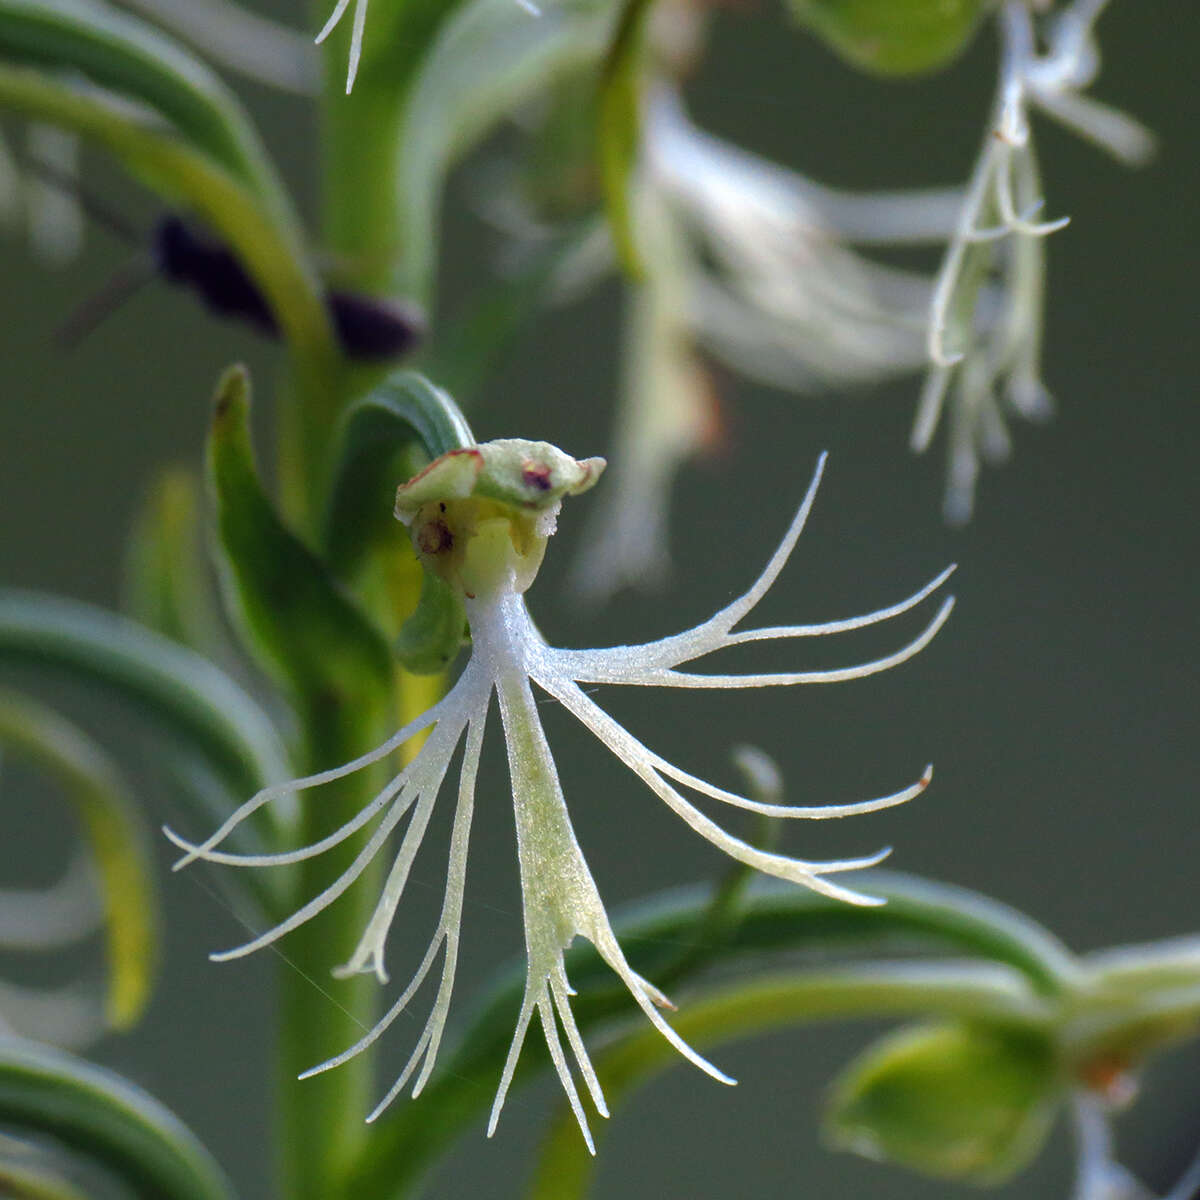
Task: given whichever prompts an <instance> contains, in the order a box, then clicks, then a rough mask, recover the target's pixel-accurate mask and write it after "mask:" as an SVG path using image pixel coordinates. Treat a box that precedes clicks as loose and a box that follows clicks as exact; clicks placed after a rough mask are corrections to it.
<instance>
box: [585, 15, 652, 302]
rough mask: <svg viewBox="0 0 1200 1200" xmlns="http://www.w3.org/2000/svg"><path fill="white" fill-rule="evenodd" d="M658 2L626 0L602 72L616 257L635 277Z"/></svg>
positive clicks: (604, 165) (603, 145)
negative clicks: (648, 69) (650, 26)
mask: <svg viewBox="0 0 1200 1200" xmlns="http://www.w3.org/2000/svg"><path fill="white" fill-rule="evenodd" d="M653 4H654V0H625V4H624V7H623V9H622V11H621V17H620V20H619V21H618V22H617V28H616V32H615V33H614V35H613V40H612V44H611V45H610V46H609V49H608V54H607V56H606V58H605V60H604V65H603V67H602V68H601V73H600V103H599V130H598V148H597V153H598V156H599V159H600V179H601V182H602V184H603V190H604V201H605V208H606V210H607V212H608V224H609V229H610V231H611V233H612V239H613V246H614V248H615V249H616V252H617V261H618V262H619V263H620V264H621V267H622V269H623V270H624V271H625V274H626V275H628V276H629V278H630V279H633V280H640V279H642V278H644V276H645V272H644V270H643V267H642V261H641V254H640V252H639V249H638V243H637V231H636V227H635V217H636V214H635V212H634V195H633V185H634V174H635V172H636V170H637V163H638V152H639V148H640V145H641V127H642V118H641V110H642V84H643V76H644V64H643V57H644V42H645V36H644V35H645V29H646V20H647V18H648V17H649V15H650V10H651V8H652V7H653Z"/></svg>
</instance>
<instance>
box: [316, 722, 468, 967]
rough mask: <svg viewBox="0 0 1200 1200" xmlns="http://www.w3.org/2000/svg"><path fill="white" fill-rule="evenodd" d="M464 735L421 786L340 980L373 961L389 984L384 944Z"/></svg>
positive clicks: (456, 736)
mask: <svg viewBox="0 0 1200 1200" xmlns="http://www.w3.org/2000/svg"><path fill="white" fill-rule="evenodd" d="M461 732H462V730H461V728H458V730H455V738H454V744H451V746H450V748H449V749H448V750H446V751H445V756H444V757H442V758H440V762H439V768H438V770H437V773H436V774H434V778H433V779H432V780H430V781H428V782H427V784H425V782H422V785H421V792H420V799H419V800H418V803H416V808H415V809H414V811H413V820H412V821H409V823H408V828H407V829H406V830H404V838H403V840H402V841H401V844H400V852H398V853H397V854H396V859H395V862H394V863H392V864H391V870H390V871H389V872H388V878H386V882H385V883H384V888H383V893H382V894H380V896H379V902H378V904H377V905H376V910H374V912H373V913H372V914H371V920H370V922H368V923H367V928H366V930H365V931H364V934H362V938H361V941H360V942H359V946H358V948H356V949H355V952H354V954H353V956H352V958H350V961H349V962H348V964H347V965H346V966H344V967H338V968H337V970H336V971H335V972H334V974H335V976H337V977H338V978H344V977H348V976H352V974H359V973H360V972H361V971H365V970H367V966H366V964H367V962H368V961H370V962H371V964H372V966H371V968H370V970H373V971H374V973H376V977H377V978H378V980H379V982H380V983H388V972H386V970H385V968H384V964H383V949H384V941H385V940H386V937H388V930H389V929H390V928H391V923H392V920H394V919H395V916H396V908H397V906H398V905H400V901H401V900H402V899H403V895H404V888H406V887H407V886H408V876H409V872H410V871H412V869H413V863H414V860H415V859H416V854H418V851H419V850H420V848H421V842H422V841H424V840H425V830H426V829H427V828H428V824H430V816H431V815H432V814H433V805H434V803H436V802H437V798H438V792H440V791H442V782H443V780H444V779H445V775H446V772H448V770H449V768H450V755H451V754H452V752H454V745H456V744H457V742H458V736H460V734H461Z"/></svg>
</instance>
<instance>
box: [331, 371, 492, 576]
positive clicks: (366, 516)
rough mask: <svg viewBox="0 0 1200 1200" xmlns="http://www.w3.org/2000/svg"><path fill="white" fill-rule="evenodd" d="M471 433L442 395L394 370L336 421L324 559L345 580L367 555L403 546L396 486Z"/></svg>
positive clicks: (469, 440) (469, 442) (471, 439)
mask: <svg viewBox="0 0 1200 1200" xmlns="http://www.w3.org/2000/svg"><path fill="white" fill-rule="evenodd" d="M474 444H475V435H474V434H473V433H472V432H471V427H470V426H469V425H468V424H467V420H466V418H465V417H464V416H463V415H462V412H461V411H460V410H459V407H458V405H457V404H455V403H454V401H453V400H452V399H451V397H450V395H449V394H448V393H447V392H445V391H443V390H442V389H441V388H439V387H437V386H436V385H434V384H433V383H431V382H430V381H429V380H428V379H426V378H425V376H424V375H421V374H418V373H417V372H416V371H407V370H405V371H396V372H394V373H393V374H391V375H389V376H388V377H387V378H386V379H385V380H383V382H382V383H380V384H378V385H377V386H376V387H374V388H373V389H372V390H371V391H370V392H368V393H367V395H365V396H363V397H361V398H360V399H358V400H356V401H355V402H354V403H353V404H351V405H350V407H349V408H348V409H347V410H346V413H345V416H344V417H343V418H342V423H341V431H340V434H339V436H338V449H337V452H336V454H335V456H334V463H335V466H334V472H333V481H332V485H331V487H330V493H329V503H328V505H327V508H326V514H325V525H324V537H323V541H324V546H325V553H326V558H327V560H328V562H329V564H330V566H331V567H332V568H333V570H334V571H335V572H337V574H338V575H339V576H341V577H343V578H345V579H353V578H354V577H355V576H356V575H357V574H358V572H359V570H360V569H361V568H362V566H363V565H364V563H365V562H366V560H367V559H368V558H369V557H370V555H371V553H372V551H373V550H375V549H377V548H379V547H381V546H382V547H387V546H389V545H394V544H396V543H397V542H402V541H404V540H405V539H404V536H403V531H401V530H400V529H399V527H398V526H397V525H396V520H395V518H394V517H393V515H392V506H393V504H394V502H395V498H396V485H397V484H399V483H402V482H403V481H404V480H405V479H408V478H410V477H411V476H412V475H415V474H416V472H417V471H419V470H420V469H421V467H423V466H424V465H425V464H426V463H428V462H430V461H431V460H433V459H435V458H440V457H441V456H442V455H443V454H446V453H447V452H449V451H451V450H458V449H462V448H464V447H467V446H473V445H474Z"/></svg>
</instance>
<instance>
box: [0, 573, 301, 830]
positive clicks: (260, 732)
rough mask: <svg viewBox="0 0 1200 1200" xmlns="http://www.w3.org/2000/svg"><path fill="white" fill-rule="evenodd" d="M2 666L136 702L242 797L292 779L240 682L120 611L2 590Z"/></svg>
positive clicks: (271, 733)
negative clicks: (49, 674)
mask: <svg viewBox="0 0 1200 1200" xmlns="http://www.w3.org/2000/svg"><path fill="white" fill-rule="evenodd" d="M0 664H3V665H5V666H21V667H34V668H37V669H39V670H41V669H46V668H50V669H53V670H54V671H56V672H57V673H59V674H64V675H66V676H67V677H68V678H70V679H72V680H75V681H78V682H80V683H85V684H91V685H99V686H100V687H102V688H103V689H105V690H106V691H109V692H111V693H112V694H113V695H115V696H117V697H119V698H121V699H124V700H127V701H129V702H130V703H131V704H132V705H134V706H135V707H136V709H137V710H138V712H139V713H140V714H141V715H142V716H144V717H145V718H147V719H148V721H149V722H150V723H151V724H153V726H154V727H155V728H157V729H159V730H161V731H163V732H165V733H167V734H169V735H170V736H171V737H172V738H173V739H175V740H176V741H177V742H179V743H181V744H182V745H184V746H185V747H187V748H188V750H189V751H190V752H191V753H193V754H195V755H196V756H197V757H198V758H199V759H200V760H202V761H204V762H206V763H208V764H209V765H210V766H211V768H212V769H213V770H214V771H215V772H216V773H217V775H218V776H219V777H220V778H221V779H222V780H223V781H225V782H226V784H227V785H228V786H229V788H230V789H231V791H232V792H233V793H234V794H235V795H240V796H243V797H244V796H249V795H252V794H253V793H254V792H256V791H258V789H259V788H261V787H265V786H266V785H267V784H269V783H277V782H279V781H280V780H282V779H287V778H289V777H290V775H291V771H290V768H289V767H288V765H287V758H286V755H285V753H284V751H283V748H282V746H281V745H280V742H279V739H278V736H277V734H276V732H275V729H274V727H273V726H272V724H271V721H270V719H269V718H268V717H267V715H266V714H265V713H264V712H263V710H262V709H261V708H260V707H259V706H258V704H257V703H256V702H255V701H254V700H252V699H251V698H250V697H249V696H248V695H247V694H246V693H245V692H244V691H243V690H242V689H241V688H240V687H239V686H238V685H237V684H236V683H234V682H233V680H231V679H230V678H229V677H228V676H227V675H225V674H224V673H223V672H221V671H219V670H218V669H217V668H216V667H214V666H213V665H212V664H211V663H209V662H206V661H205V660H204V659H203V658H201V657H200V656H199V655H197V654H193V653H192V652H191V651H189V650H186V649H184V648H183V647H182V646H179V645H177V644H176V643H174V642H171V641H169V640H168V639H167V638H164V637H161V636H160V635H158V634H155V633H152V632H151V631H150V630H148V629H145V628H143V627H142V626H140V625H137V624H135V623H134V622H133V621H130V620H128V619H126V618H125V617H119V616H117V615H116V614H115V613H109V612H105V611H104V610H103V609H99V608H93V607H92V606H91V605H87V604H81V603H79V602H78V601H73V600H66V599H63V598H62V597H59V596H50V595H45V594H43V593H37V592H19V591H3V592H0ZM268 807H270V806H268ZM268 828H273V826H268Z"/></svg>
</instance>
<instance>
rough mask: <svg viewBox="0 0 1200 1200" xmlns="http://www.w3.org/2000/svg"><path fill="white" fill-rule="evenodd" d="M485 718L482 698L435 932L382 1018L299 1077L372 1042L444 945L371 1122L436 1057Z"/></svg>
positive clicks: (425, 1073)
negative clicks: (425, 1014)
mask: <svg viewBox="0 0 1200 1200" xmlns="http://www.w3.org/2000/svg"><path fill="white" fill-rule="evenodd" d="M486 718H487V703H486V698H485V702H484V705H483V707H482V709H481V711H480V712H479V714H478V715H477V716H474V717H473V718H472V720H471V724H470V727H469V728H468V730H467V743H466V749H465V750H464V752H463V764H462V772H461V775H460V780H459V796H458V807H457V809H456V810H455V814H454V827H453V829H452V831H451V835H450V859H449V867H448V869H447V872H446V890H445V893H444V895H443V898H442V912H441V916H440V917H439V919H438V927H437V930H436V931H435V933H434V935H433V938H432V940H431V941H430V943H429V947H428V949H427V950H426V952H425V957H424V958H423V959H422V960H421V964H420V966H419V967H418V968H417V970H416V972H415V973H414V975H413V977H412V979H411V980H409V982H408V985H407V986H406V987H405V989H404V991H403V993H402V994H401V995H400V997H399V999H397V1000H396V1001H395V1003H394V1004H393V1005H392V1006H391V1008H389V1009H388V1011H387V1012H386V1013H385V1014H384V1016H383V1017H382V1018H381V1019H380V1020H379V1021H378V1022H377V1023H376V1024H375V1026H374V1027H373V1028H372V1029H371V1030H370V1031H369V1032H368V1033H367V1034H366V1035H365V1036H364V1037H362V1038H360V1039H359V1040H358V1041H357V1042H355V1043H354V1045H352V1046H350V1047H348V1048H347V1049H346V1050H344V1051H343V1052H342V1053H341V1054H339V1055H337V1056H336V1057H334V1058H331V1059H328V1060H327V1061H326V1062H323V1063H319V1064H318V1065H317V1066H315V1067H310V1068H309V1069H308V1070H307V1071H305V1072H304V1074H302V1075H301V1076H300V1078H301V1079H308V1078H309V1077H310V1076H313V1075H319V1074H321V1073H322V1072H324V1071H328V1070H332V1069H333V1068H334V1067H339V1066H341V1065H342V1064H343V1063H345V1062H348V1061H349V1060H350V1059H352V1058H354V1057H355V1056H357V1055H359V1054H361V1053H362V1052H363V1051H364V1050H366V1049H367V1047H369V1046H370V1045H372V1044H373V1043H374V1042H375V1041H377V1040H378V1039H379V1037H380V1036H381V1035H382V1034H383V1033H384V1032H385V1031H386V1030H387V1029H388V1028H389V1026H391V1024H392V1023H393V1022H394V1021H395V1020H396V1018H397V1017H398V1016H399V1015H400V1013H402V1012H403V1011H404V1010H405V1009H406V1008H407V1007H408V1004H409V1002H410V1001H411V1000H412V998H413V996H414V995H415V994H416V992H417V990H418V989H419V988H420V986H421V984H422V983H424V981H425V978H426V976H427V975H428V974H429V971H430V968H431V967H432V966H433V963H434V961H435V960H436V958H437V955H438V951H439V950H440V949H441V947H442V945H443V943H444V944H445V958H444V960H443V963H442V979H441V984H440V986H439V988H438V994H437V998H436V999H435V1001H434V1004H433V1009H432V1011H431V1013H430V1016H429V1019H428V1021H427V1022H426V1025H425V1028H424V1030H423V1031H422V1034H421V1037H420V1038H419V1039H418V1040H417V1044H416V1047H415V1049H414V1050H413V1053H412V1056H411V1057H410V1058H409V1061H408V1063H407V1064H406V1065H405V1068H404V1070H403V1071H402V1072H401V1074H400V1076H399V1077H398V1078H397V1080H396V1082H395V1083H394V1084H393V1085H392V1087H391V1088H390V1089H389V1090H388V1092H387V1094H386V1095H385V1096H384V1098H383V1099H382V1100H381V1101H380V1102H379V1104H378V1105H377V1106H376V1107H375V1109H374V1110H373V1111H372V1112H371V1114H370V1115H369V1116H368V1118H367V1120H368V1121H374V1120H375V1119H376V1118H377V1117H378V1116H379V1115H380V1114H381V1113H382V1112H383V1111H384V1109H386V1108H387V1107H388V1105H390V1104H391V1103H392V1101H393V1100H394V1099H395V1098H396V1096H398V1095H399V1094H400V1092H401V1090H402V1089H403V1088H404V1085H405V1084H406V1083H407V1082H408V1079H409V1077H410V1076H411V1074H412V1072H413V1070H414V1069H415V1068H416V1066H417V1064H418V1063H419V1062H420V1061H421V1058H422V1056H423V1057H424V1066H423V1068H422V1070H421V1074H420V1075H419V1077H418V1079H417V1082H416V1085H415V1086H414V1088H413V1095H414V1096H416V1095H418V1094H419V1093H420V1091H421V1089H422V1088H423V1087H424V1086H425V1082H426V1081H427V1080H428V1078H429V1074H430V1072H431V1071H432V1070H433V1065H434V1062H435V1061H436V1058H437V1051H438V1047H439V1045H440V1043H441V1037H442V1032H443V1030H444V1028H445V1023H446V1017H447V1014H448V1013H449V1009H450V999H451V995H452V993H453V990H454V976H455V971H456V968H457V964H458V946H459V938H460V930H461V926H462V906H463V895H464V891H465V888H466V871H467V850H468V844H469V840H470V831H471V818H472V814H473V811H474V803H475V780H476V775H477V773H478V770H479V757H480V750H481V747H482V744H483V732H484V722H485V721H486Z"/></svg>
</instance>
